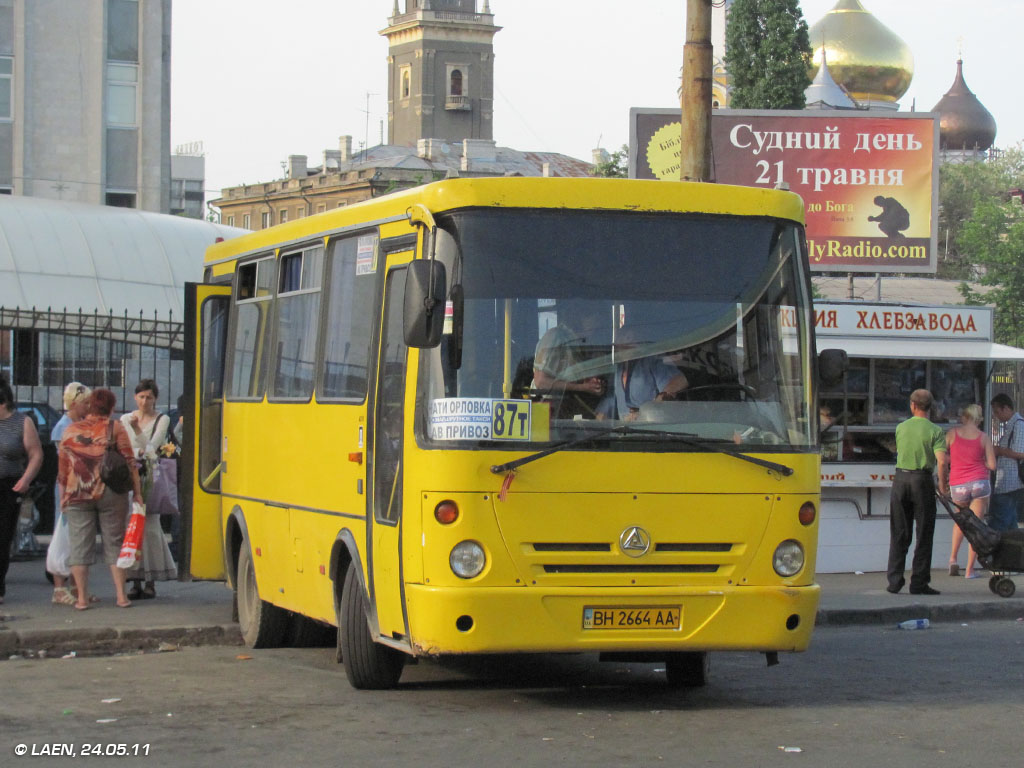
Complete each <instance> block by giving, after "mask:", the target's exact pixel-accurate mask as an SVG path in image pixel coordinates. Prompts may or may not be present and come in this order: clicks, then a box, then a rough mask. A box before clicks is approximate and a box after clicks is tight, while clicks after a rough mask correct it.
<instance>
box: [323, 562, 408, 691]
mask: <svg viewBox="0 0 1024 768" xmlns="http://www.w3.org/2000/svg"><path fill="white" fill-rule="evenodd" d="M366 608H367V606H366V599H365V598H364V597H363V588H362V587H361V586H360V584H359V578H358V577H357V576H356V567H355V564H354V563H349V566H348V571H347V572H346V573H345V584H344V586H343V587H342V590H341V602H340V603H339V604H338V649H339V651H340V656H341V660H342V661H343V663H344V664H345V675H346V677H348V681H349V683H351V685H352V687H353V688H359V689H365V690H381V689H384V688H394V687H395V686H396V685H398V678H400V677H401V676H402V667H404V666H405V654H404V653H402V652H400V651H396V650H394V649H393V648H388V647H387V646H385V645H381V644H379V643H375V642H373V638H372V637H371V636H370V626H369V624H368V623H367V618H366V617H367V615H368V611H367V610H366Z"/></svg>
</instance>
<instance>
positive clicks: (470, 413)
mask: <svg viewBox="0 0 1024 768" xmlns="http://www.w3.org/2000/svg"><path fill="white" fill-rule="evenodd" d="M531 406H532V403H531V402H530V401H529V400H491V399H488V398H484V397H445V398H439V399H437V400H432V401H431V402H430V437H431V439H433V440H531V439H532V438H531V426H532V419H531V415H532V414H531V410H532V409H531Z"/></svg>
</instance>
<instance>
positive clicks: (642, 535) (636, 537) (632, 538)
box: [619, 525, 651, 557]
mask: <svg viewBox="0 0 1024 768" xmlns="http://www.w3.org/2000/svg"><path fill="white" fill-rule="evenodd" d="M650 548H651V534H649V533H648V532H647V531H645V530H644V529H643V528H638V527H637V526H635V525H634V526H631V527H630V528H627V529H626V530H624V531H623V532H622V535H621V536H619V549H621V550H622V551H623V553H624V554H627V555H629V556H630V557H642V556H644V555H646V554H647V550H649V549H650Z"/></svg>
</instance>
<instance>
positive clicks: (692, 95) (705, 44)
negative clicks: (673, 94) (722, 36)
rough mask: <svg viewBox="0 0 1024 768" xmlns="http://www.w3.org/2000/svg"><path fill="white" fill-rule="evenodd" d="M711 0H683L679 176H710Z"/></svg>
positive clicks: (697, 178)
mask: <svg viewBox="0 0 1024 768" xmlns="http://www.w3.org/2000/svg"><path fill="white" fill-rule="evenodd" d="M712 58H713V57H712V46H711V0H686V45H685V46H684V47H683V90H682V98H681V104H680V106H681V108H682V126H683V127H682V136H681V140H682V143H681V144H680V145H679V150H680V154H679V178H680V180H682V181H710V179H711V64H712Z"/></svg>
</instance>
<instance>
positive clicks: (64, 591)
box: [50, 587, 75, 605]
mask: <svg viewBox="0 0 1024 768" xmlns="http://www.w3.org/2000/svg"><path fill="white" fill-rule="evenodd" d="M50 602H51V603H53V604H54V605H74V604H75V598H74V596H73V595H72V594H71V590H70V589H68V588H67V587H54V588H53V597H52V598H50Z"/></svg>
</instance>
